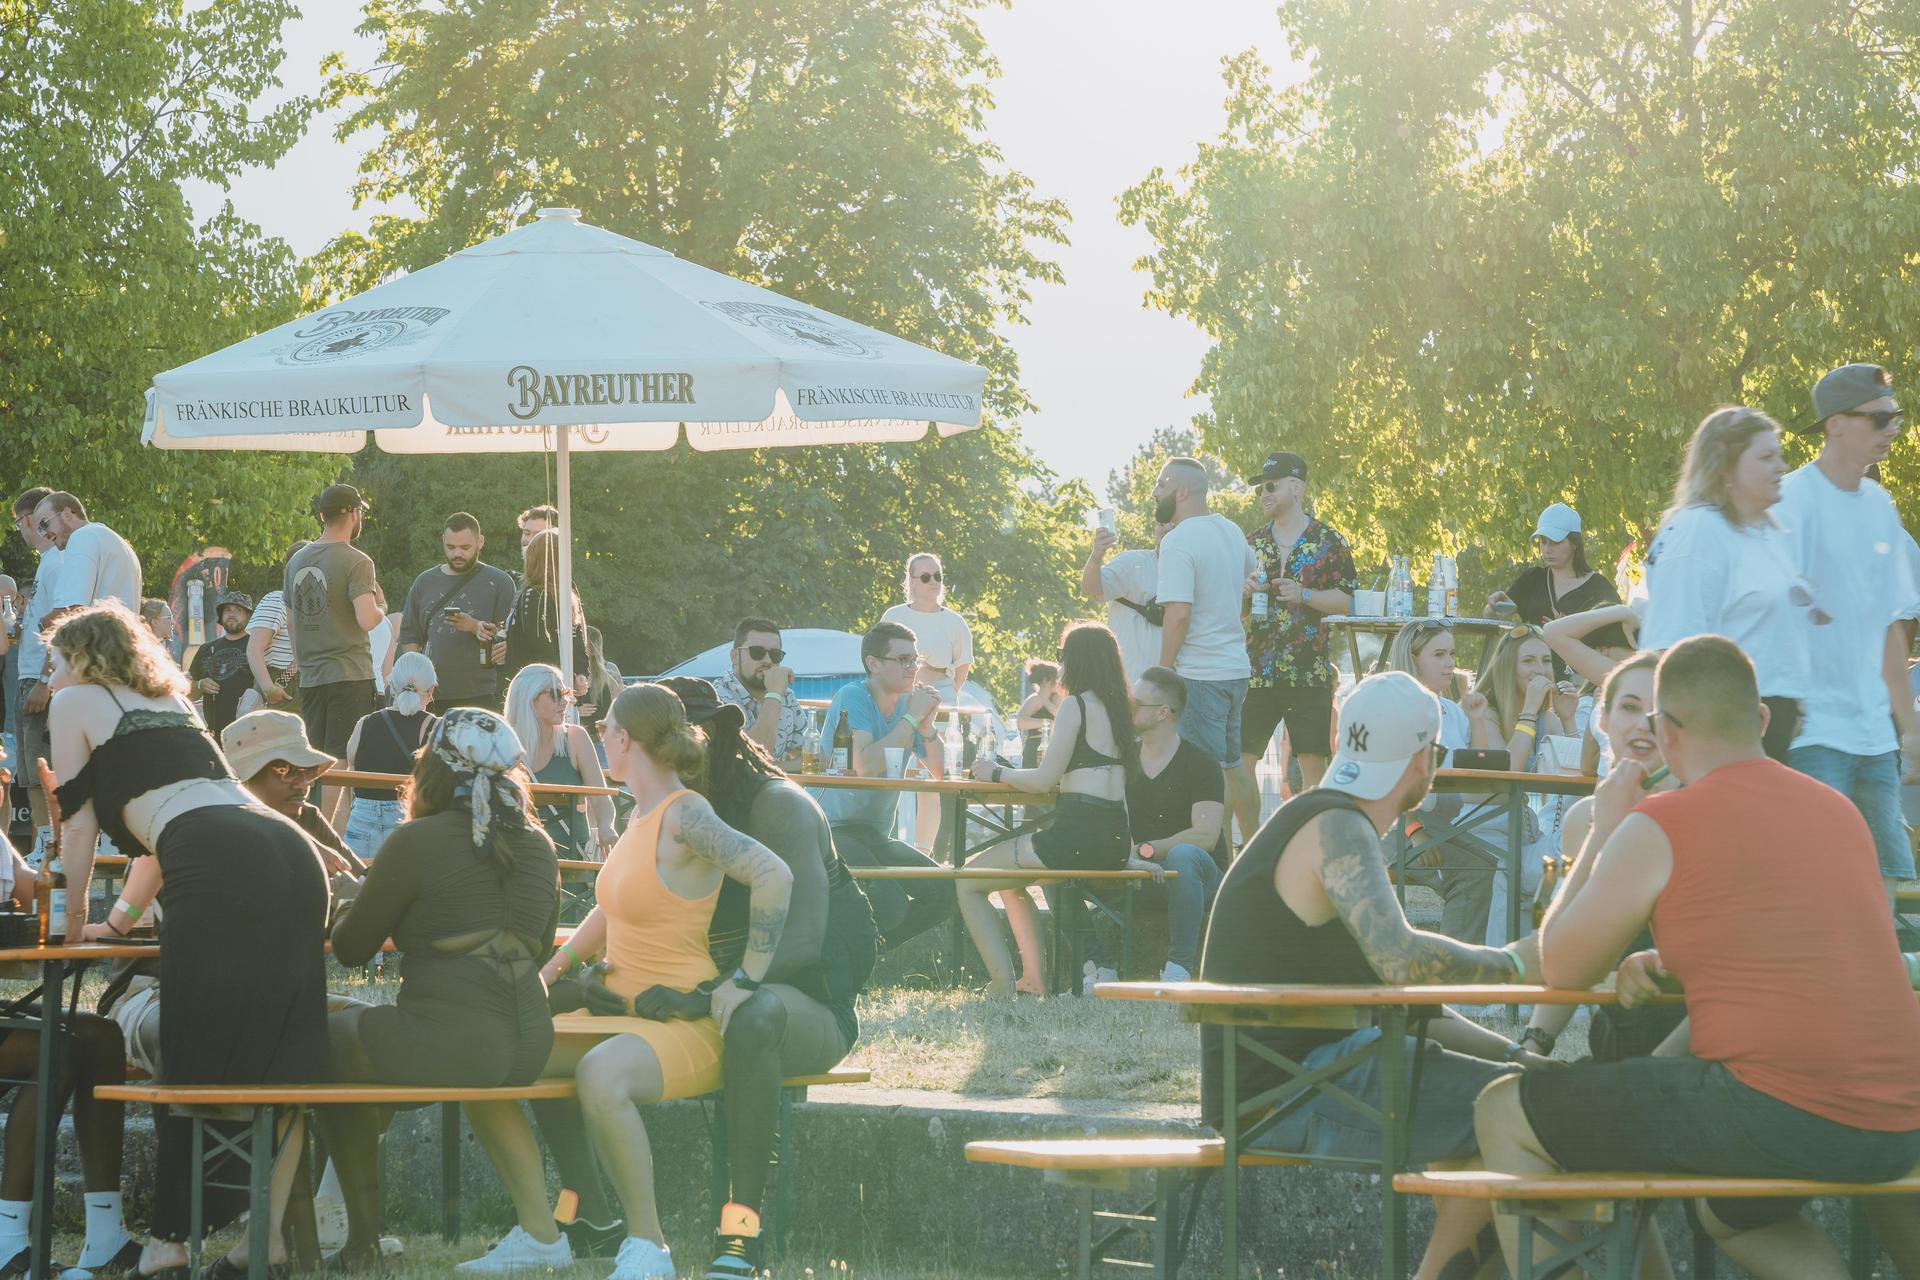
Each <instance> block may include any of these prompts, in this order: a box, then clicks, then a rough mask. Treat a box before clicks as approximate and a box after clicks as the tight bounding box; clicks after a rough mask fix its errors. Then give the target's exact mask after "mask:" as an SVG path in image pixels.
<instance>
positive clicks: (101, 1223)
mask: <svg viewBox="0 0 1920 1280" xmlns="http://www.w3.org/2000/svg"><path fill="white" fill-rule="evenodd" d="M85 1199H86V1203H87V1247H86V1248H84V1249H82V1250H81V1251H80V1257H79V1258H78V1260H77V1261H76V1265H77V1266H79V1267H81V1268H83V1269H84V1268H87V1267H99V1266H104V1265H106V1263H107V1262H109V1261H111V1260H112V1258H113V1255H114V1254H116V1253H118V1252H120V1249H121V1247H122V1246H123V1245H125V1244H126V1243H127V1241H128V1240H129V1239H131V1238H132V1237H130V1236H129V1235H127V1224H126V1221H125V1219H124V1218H123V1217H122V1216H121V1212H120V1193H119V1192H118V1191H89V1192H87V1194H86V1196H85Z"/></svg>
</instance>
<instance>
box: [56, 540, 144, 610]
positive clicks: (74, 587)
mask: <svg viewBox="0 0 1920 1280" xmlns="http://www.w3.org/2000/svg"><path fill="white" fill-rule="evenodd" d="M108 600H118V601H119V602H120V603H121V604H123V605H125V606H126V607H127V608H128V609H130V610H132V611H133V612H134V613H139V612H140V557H139V556H137V555H135V554H134V553H133V548H132V547H130V546H128V545H127V540H126V539H125V538H123V537H121V536H120V535H119V534H117V533H115V532H114V531H113V530H111V529H109V528H107V526H105V525H103V524H101V523H100V522H99V521H98V520H94V521H90V522H88V523H87V524H83V525H81V526H80V527H79V528H78V529H75V530H74V531H73V532H72V533H71V534H69V535H68V536H67V545H66V546H64V547H62V548H61V549H60V585H59V586H57V587H55V588H54V591H53V599H52V600H51V601H49V602H48V604H47V612H49V613H51V612H52V611H53V610H55V609H67V608H71V607H73V606H74V605H87V604H100V603H103V602H105V601H108Z"/></svg>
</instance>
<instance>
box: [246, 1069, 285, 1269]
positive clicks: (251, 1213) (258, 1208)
mask: <svg viewBox="0 0 1920 1280" xmlns="http://www.w3.org/2000/svg"><path fill="white" fill-rule="evenodd" d="M278 1110H279V1108H278V1107H255V1108H254V1109H253V1133H252V1135H251V1137H250V1139H249V1141H248V1143H247V1280H267V1255H268V1250H269V1249H270V1247H271V1246H270V1245H269V1243H268V1241H269V1239H270V1237H271V1236H272V1232H273V1164H274V1160H273V1129H274V1124H273V1121H274V1115H275V1113H276V1112H277V1111H278Z"/></svg>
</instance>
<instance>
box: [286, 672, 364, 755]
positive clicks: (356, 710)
mask: <svg viewBox="0 0 1920 1280" xmlns="http://www.w3.org/2000/svg"><path fill="white" fill-rule="evenodd" d="M372 714H373V681H371V680H336V681H334V682H333V683H331V684H310V685H304V686H302V687H301V689H300V719H301V720H303V721H305V722H306V726H307V741H308V742H311V743H312V744H313V745H314V748H315V749H316V750H319V751H324V752H326V753H327V754H328V755H330V756H337V757H340V758H343V759H344V758H345V756H346V754H347V741H348V739H350V738H352V737H353V727H354V726H355V725H357V724H359V723H360V721H361V720H362V719H364V718H365V717H367V716H370V715H372Z"/></svg>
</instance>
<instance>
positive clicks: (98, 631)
mask: <svg viewBox="0 0 1920 1280" xmlns="http://www.w3.org/2000/svg"><path fill="white" fill-rule="evenodd" d="M48 643H50V644H51V645H53V647H54V648H56V649H58V650H59V651H60V656H61V657H63V658H65V659H66V661H67V669H68V670H69V671H71V672H73V678H74V679H75V680H79V681H81V682H83V683H85V684H102V685H106V684H117V685H119V686H121V687H122V688H126V689H131V690H133V691H134V692H135V693H137V694H139V695H141V696H142V697H146V698H167V697H177V698H184V697H186V696H187V690H188V688H189V685H188V682H187V675H186V672H184V671H182V670H180V668H179V667H178V666H176V665H174V661H173V657H172V655H170V654H168V652H167V650H166V646H164V645H162V644H161V643H160V640H159V638H158V637H156V636H155V635H154V634H153V632H152V631H150V630H148V628H147V624H146V623H144V622H142V621H141V620H140V619H139V618H138V617H137V616H135V614H134V613H133V611H132V610H130V609H128V608H127V607H126V606H125V605H122V604H117V603H113V602H108V603H105V604H95V605H88V606H87V607H86V608H84V609H81V610H79V611H78V612H76V613H70V614H68V615H67V616H66V617H64V618H62V619H61V620H60V624H59V625H58V626H56V627H55V628H53V630H52V632H51V634H50V635H49V637H48Z"/></svg>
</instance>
